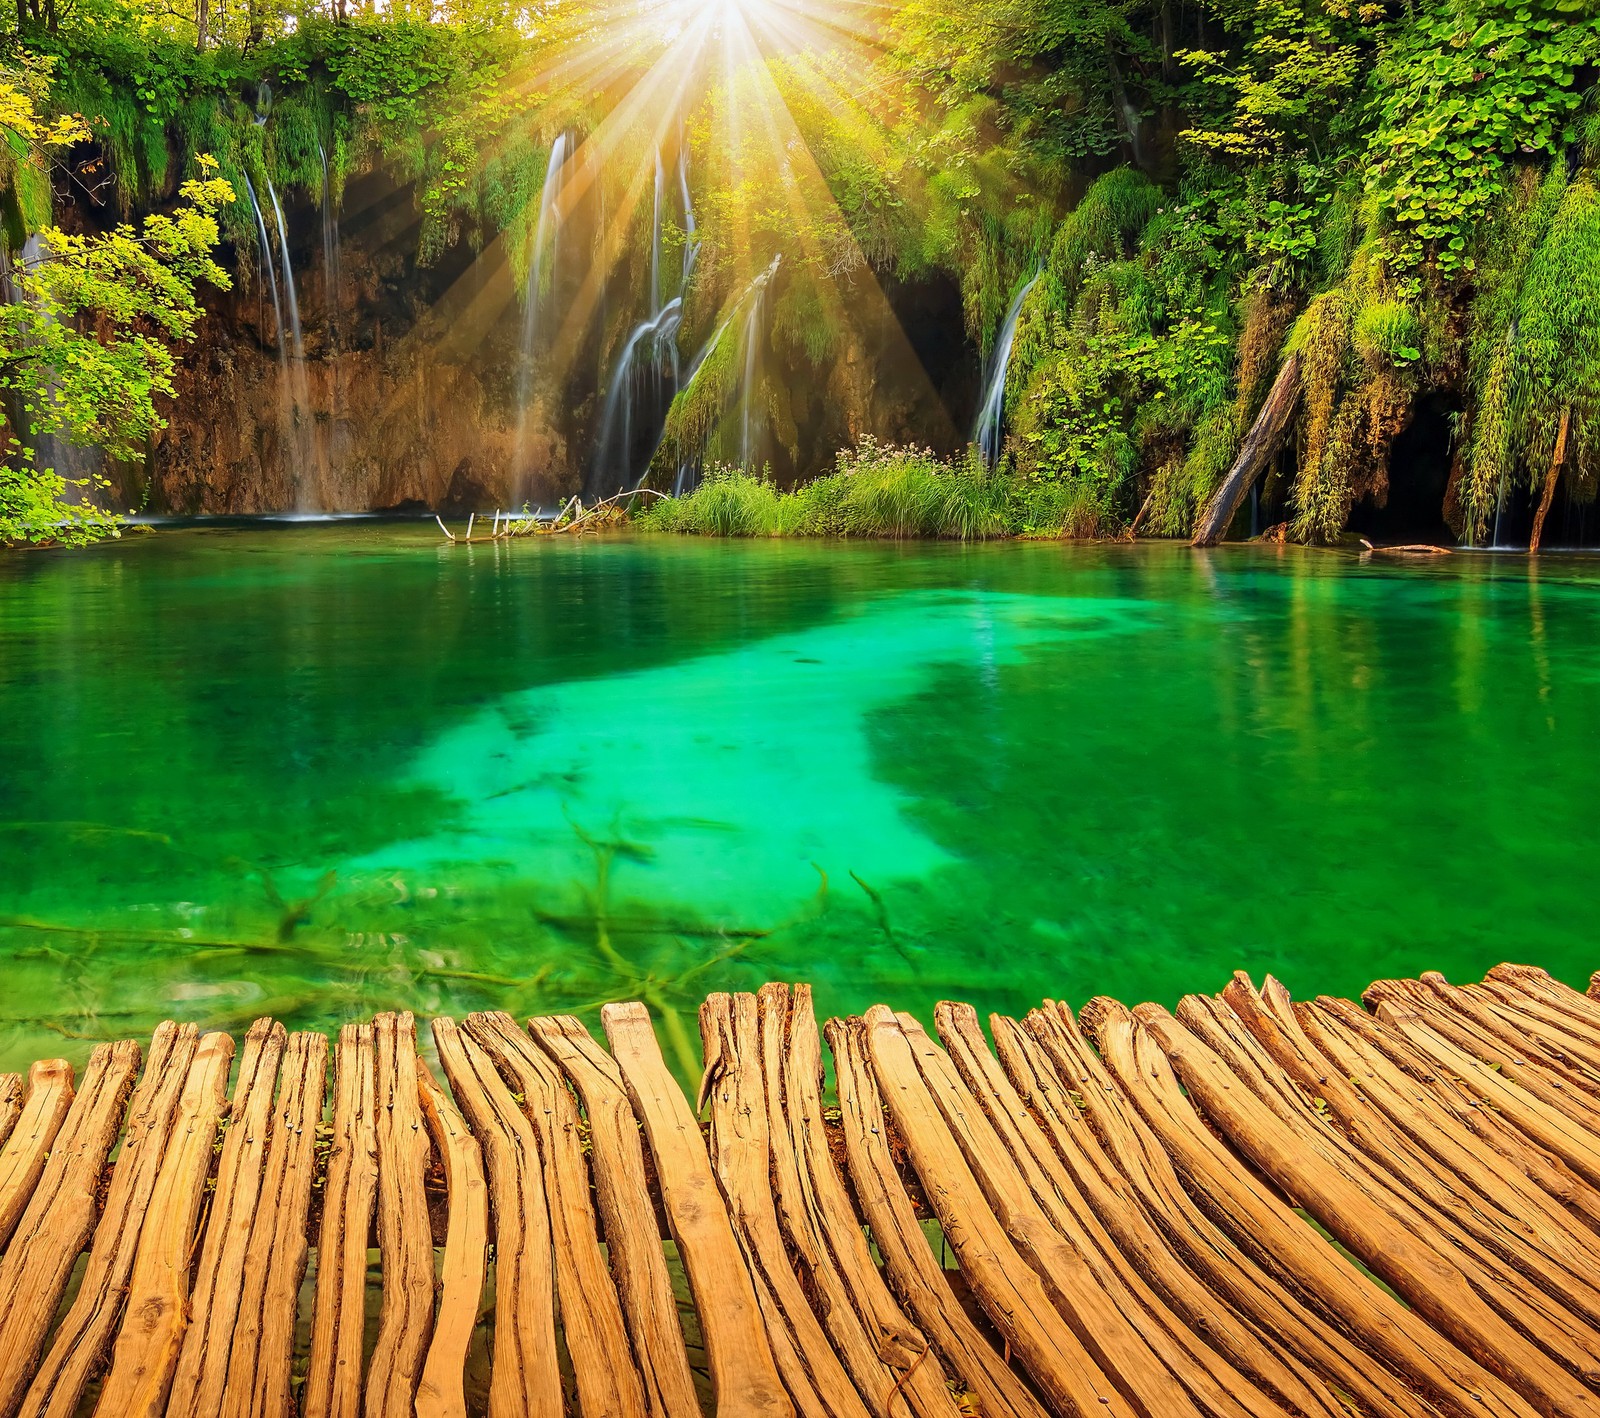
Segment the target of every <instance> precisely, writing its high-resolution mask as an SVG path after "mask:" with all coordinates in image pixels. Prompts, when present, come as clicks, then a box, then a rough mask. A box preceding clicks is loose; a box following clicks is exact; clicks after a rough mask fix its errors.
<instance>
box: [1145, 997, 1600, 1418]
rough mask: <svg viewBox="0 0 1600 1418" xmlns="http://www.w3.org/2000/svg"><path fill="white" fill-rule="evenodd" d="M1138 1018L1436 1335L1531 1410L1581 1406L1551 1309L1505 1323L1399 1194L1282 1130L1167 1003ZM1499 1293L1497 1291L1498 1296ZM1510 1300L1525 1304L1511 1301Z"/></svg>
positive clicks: (1319, 1144) (1342, 1157) (1197, 1092)
mask: <svg viewBox="0 0 1600 1418" xmlns="http://www.w3.org/2000/svg"><path fill="white" fill-rule="evenodd" d="M1134 1016H1135V1019H1136V1020H1137V1021H1138V1022H1139V1024H1140V1025H1142V1026H1143V1028H1144V1029H1145V1030H1146V1031H1148V1033H1149V1035H1150V1037H1151V1038H1152V1039H1154V1041H1155V1042H1156V1043H1157V1044H1158V1045H1160V1047H1161V1048H1162V1049H1163V1050H1164V1051H1165V1053H1166V1055H1167V1058H1168V1059H1169V1060H1170V1061H1171V1063H1172V1066H1173V1068H1174V1070H1175V1071H1176V1073H1177V1075H1178V1077H1179V1079H1180V1080H1181V1081H1182V1082H1183V1085H1184V1087H1185V1088H1186V1089H1187V1090H1188V1093H1189V1096H1190V1098H1191V1100H1193V1102H1194V1103H1195V1104H1196V1105H1197V1106H1198V1107H1199V1108H1200V1109H1201V1110H1202V1111H1203V1112H1204V1113H1205V1115H1206V1116H1207V1117H1208V1118H1210V1119H1211V1121H1212V1122H1213V1124H1214V1125H1215V1126H1216V1127H1218V1128H1219V1129H1220V1130H1221V1131H1222V1132H1223V1134H1224V1135H1225V1136H1226V1137H1227V1138H1228V1140H1229V1142H1230V1144H1231V1145H1232V1146H1233V1147H1234V1148H1236V1149H1237V1150H1238V1151H1239V1152H1240V1154H1241V1155H1242V1156H1244V1157H1245V1158H1247V1159H1248V1160H1249V1161H1250V1162H1251V1163H1252V1164H1253V1165H1255V1166H1256V1167H1259V1168H1260V1169H1261V1170H1262V1172H1263V1173H1265V1175H1267V1176H1268V1177H1270V1178H1272V1180H1273V1181H1274V1182H1275V1183H1276V1184H1277V1185H1278V1186H1280V1187H1282V1188H1283V1189H1284V1191H1285V1192H1287V1193H1288V1194H1290V1195H1292V1196H1294V1197H1296V1198H1297V1199H1298V1200H1299V1202H1300V1204H1301V1205H1302V1206H1303V1207H1304V1208H1305V1209H1306V1210H1307V1211H1308V1212H1309V1213H1310V1214H1311V1215H1313V1216H1314V1217H1316V1219H1317V1221H1318V1222H1319V1223H1320V1224H1321V1225H1322V1226H1324V1227H1326V1228H1327V1230H1328V1231H1329V1233H1330V1234H1331V1235H1333V1236H1335V1237H1336V1238H1337V1239H1338V1240H1339V1241H1340V1242H1341V1244H1343V1245H1345V1246H1346V1247H1348V1248H1349V1250H1350V1251H1351V1252H1352V1253H1353V1254H1354V1255H1356V1256H1359V1257H1360V1259H1361V1260H1362V1262H1363V1263H1364V1264H1365V1265H1367V1266H1368V1267H1369V1268H1370V1269H1371V1270H1372V1271H1373V1273H1374V1274H1376V1275H1379V1276H1381V1277H1382V1278H1383V1279H1384V1280H1385V1281H1386V1282H1387V1283H1388V1284H1389V1285H1391V1286H1392V1287H1393V1288H1394V1290H1395V1291H1396V1293H1398V1294H1399V1295H1401V1296H1402V1297H1403V1298H1404V1299H1405V1300H1406V1301H1407V1302H1408V1303H1409V1304H1410V1305H1412V1307H1413V1308H1414V1309H1416V1311H1417V1312H1418V1313H1419V1314H1421V1315H1422V1316H1423V1317H1424V1318H1426V1319H1427V1320H1428V1322H1429V1323H1430V1324H1432V1325H1433V1326H1434V1328H1435V1329H1437V1330H1438V1331H1439V1332H1440V1333H1441V1334H1443V1335H1445V1336H1446V1337H1447V1338H1449V1339H1450V1340H1451V1341H1452V1342H1453V1343H1455V1344H1457V1345H1458V1346H1459V1347H1461V1348H1462V1349H1463V1350H1465V1352H1467V1353H1469V1354H1471V1355H1472V1356H1473V1358H1475V1359H1477V1360H1478V1361H1479V1362H1480V1363H1481V1364H1483V1365H1484V1366H1485V1367H1487V1368H1490V1369H1492V1370H1493V1371H1494V1372H1496V1373H1497V1374H1499V1375H1500V1376H1501V1377H1502V1378H1503V1379H1504V1380H1505V1381H1506V1382H1507V1383H1508V1384H1509V1385H1510V1386H1511V1387H1512V1388H1514V1389H1515V1390H1516V1391H1517V1392H1518V1393H1521V1394H1522V1395H1523V1396H1524V1397H1525V1398H1527V1399H1528V1401H1529V1402H1531V1403H1533V1404H1534V1405H1535V1406H1536V1407H1538V1408H1539V1409H1541V1411H1545V1412H1548V1413H1552V1414H1562V1415H1565V1418H1577V1415H1579V1414H1581V1413H1584V1412H1586V1411H1589V1410H1590V1409H1591V1405H1592V1395H1591V1394H1590V1392H1589V1390H1588V1389H1587V1388H1586V1387H1585V1384H1584V1383H1583V1381H1582V1380H1580V1379H1579V1378H1577V1377H1575V1376H1574V1374H1573V1373H1571V1372H1569V1371H1568V1370H1567V1369H1566V1368H1564V1367H1563V1365H1562V1364H1561V1363H1560V1362H1558V1361H1557V1359H1556V1358H1554V1357H1552V1356H1553V1354H1556V1353H1562V1354H1565V1353H1567V1352H1569V1350H1570V1348H1571V1346H1570V1345H1569V1343H1568V1339H1569V1336H1568V1335H1567V1334H1566V1333H1565V1332H1564V1331H1563V1330H1561V1329H1560V1328H1559V1327H1558V1326H1557V1324H1556V1323H1555V1322H1554V1321H1553V1320H1552V1319H1551V1318H1550V1317H1549V1316H1548V1315H1541V1314H1533V1313H1526V1312H1525V1321H1526V1324H1527V1326H1528V1327H1527V1328H1519V1327H1518V1326H1517V1325H1516V1324H1514V1323H1512V1322H1509V1321H1508V1320H1507V1319H1506V1318H1505V1317H1504V1316H1503V1315H1502V1314H1501V1313H1500V1312H1499V1311H1498V1310H1497V1309H1496V1308H1495V1307H1494V1306H1493V1305H1491V1303H1490V1302H1489V1298H1488V1297H1487V1296H1485V1295H1483V1294H1481V1293H1480V1292H1479V1290H1478V1289H1477V1288H1475V1287H1474V1285H1473V1284H1472V1283H1471V1281H1470V1280H1469V1278H1468V1271H1467V1269H1466V1266H1467V1265H1469V1264H1470V1262H1467V1261H1465V1260H1464V1258H1463V1256H1462V1254H1461V1253H1459V1252H1457V1253H1456V1254H1454V1255H1452V1254H1449V1253H1448V1252H1447V1249H1446V1245H1445V1243H1443V1242H1441V1240H1440V1238H1439V1235H1438V1230H1437V1228H1436V1227H1435V1226H1433V1225H1432V1224H1431V1223H1430V1221H1429V1219H1428V1218H1427V1216H1425V1215H1424V1214H1423V1212H1422V1211H1421V1210H1420V1209H1419V1208H1418V1207H1416V1206H1414V1205H1409V1204H1407V1203H1406V1201H1405V1200H1404V1198H1402V1197H1401V1196H1400V1194H1399V1193H1397V1192H1395V1191H1392V1190H1389V1189H1387V1188H1382V1187H1379V1186H1376V1185H1374V1183H1373V1179H1372V1177H1371V1174H1370V1173H1369V1172H1367V1171H1365V1170H1363V1169H1361V1168H1359V1167H1354V1166H1353V1167H1350V1168H1346V1167H1345V1166H1344V1165H1343V1164H1344V1163H1345V1162H1347V1161H1350V1160H1351V1158H1352V1154H1351V1153H1347V1152H1340V1151H1338V1150H1336V1149H1333V1148H1330V1147H1328V1146H1327V1145H1325V1142H1324V1140H1323V1139H1322V1138H1319V1137H1318V1136H1317V1135H1316V1134H1315V1133H1314V1132H1313V1131H1311V1130H1310V1129H1307V1128H1303V1127H1302V1128H1292V1127H1289V1126H1286V1125H1285V1123H1286V1117H1287V1115H1286V1114H1285V1113H1283V1112H1279V1111H1275V1110H1274V1108H1273V1107H1271V1106H1269V1105H1268V1104H1266V1103H1265V1102H1263V1101H1262V1099H1261V1098H1260V1096H1259V1095H1257V1094H1255V1093H1253V1092H1252V1091H1251V1090H1250V1089H1248V1088H1241V1087H1238V1086H1237V1082H1238V1078H1237V1076H1236V1075H1235V1074H1234V1073H1232V1072H1230V1070H1229V1069H1228V1067H1227V1066H1226V1065H1225V1064H1224V1062H1223V1061H1222V1059H1220V1058H1219V1057H1218V1056H1217V1055H1216V1053H1214V1052H1213V1051H1212V1050H1211V1049H1210V1048H1208V1047H1207V1046H1206V1045H1205V1044H1204V1043H1202V1041H1201V1040H1200V1039H1199V1038H1198V1037H1197V1036H1196V1035H1195V1034H1194V1033H1193V1032H1192V1031H1191V1030H1189V1029H1188V1028H1186V1027H1185V1026H1184V1025H1182V1024H1180V1023H1179V1022H1178V1020H1176V1019H1175V1018H1173V1017H1172V1016H1171V1015H1169V1014H1167V1013H1166V1011H1165V1010H1161V1009H1159V1008H1158V1007H1154V1006H1150V1005H1141V1006H1140V1007H1139V1008H1138V1009H1137V1010H1135V1011H1134ZM1496 1298H1497V1299H1499V1298H1502V1297H1498V1296H1497V1297H1496ZM1507 1307H1508V1308H1511V1309H1512V1310H1514V1311H1515V1310H1519V1309H1522V1308H1523V1307H1521V1306H1519V1305H1516V1304H1515V1303H1514V1302H1513V1301H1512V1300H1510V1299H1507Z"/></svg>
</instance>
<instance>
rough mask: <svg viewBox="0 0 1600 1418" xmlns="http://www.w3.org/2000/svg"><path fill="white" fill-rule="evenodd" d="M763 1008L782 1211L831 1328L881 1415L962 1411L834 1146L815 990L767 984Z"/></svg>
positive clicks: (926, 1416)
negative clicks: (896, 1291) (857, 1204)
mask: <svg viewBox="0 0 1600 1418" xmlns="http://www.w3.org/2000/svg"><path fill="white" fill-rule="evenodd" d="M757 1011H758V1016H759V1026H760V1032H761V1069H762V1075H763V1081H764V1085H765V1089H766V1102H767V1114H768V1119H769V1123H770V1125H771V1128H772V1171H773V1176H774V1178H775V1180H776V1183H777V1199H778V1215H779V1219H780V1222H781V1224H782V1227H783V1233H784V1239H785V1240H786V1242H787V1243H788V1248H789V1252H790V1254H791V1255H792V1256H794V1257H795V1258H796V1263H797V1264H798V1265H800V1266H802V1267H803V1268H804V1275H803V1279H804V1283H805V1284H806V1285H807V1287H808V1293H815V1294H816V1296H817V1308H818V1310H819V1312H820V1314H821V1315H822V1316H823V1317H824V1318H825V1320H826V1323H827V1327H828V1334H829V1337H830V1339H831V1341H832V1343H833V1345H834V1347H835V1348H836V1349H837V1350H838V1351H839V1353H840V1355H841V1357H842V1358H843V1359H844V1361H845V1364H846V1366H847V1367H848V1368H849V1370H850V1375H851V1377H852V1378H853V1379H854V1381H855V1384H856V1388H857V1390H858V1391H859V1392H860V1393H861V1394H862V1396H863V1397H865V1399H866V1400H867V1403H868V1405H869V1406H870V1407H871V1409H872V1411H873V1412H874V1413H875V1414H877V1415H879V1418H899V1414H900V1409H901V1407H902V1406H903V1408H904V1409H905V1410H906V1411H908V1412H910V1413H911V1414H914V1415H918V1418H959V1410H958V1409H957V1407H956V1404H955V1399H954V1398H953V1396H952V1395H951V1392H950V1389H949V1387H948V1385H947V1384H946V1382H945V1375H944V1368H943V1365H942V1363H941V1360H940V1356H939V1355H937V1354H935V1353H934V1352H933V1343H932V1341H931V1340H930V1339H928V1338H927V1337H925V1336H924V1335H923V1334H922V1333H921V1332H920V1331H919V1330H918V1329H917V1328H916V1326H915V1325H914V1324H913V1323H912V1322H911V1320H910V1319H909V1318H908V1317H907V1316H906V1313H905V1311H904V1310H902V1309H901V1307H900V1305H899V1303H898V1302H897V1301H896V1300H895V1298H894V1296H893V1294H891V1292H890V1290H889V1288H888V1286H887V1285H885V1284H884V1281H883V1277H882V1275H881V1274H880V1273H879V1271H878V1268H877V1265H876V1264H875V1262H874V1261H873V1259H872V1252H871V1251H870V1250H869V1249H868V1247H867V1242H866V1237H865V1236H863V1235H862V1232H861V1223H860V1221H859V1220H857V1218H856V1215H855V1212H854V1210H853V1209H852V1207H851V1205H850V1198H849V1194H848V1193H847V1192H846V1190H845V1187H844V1182H843V1180H842V1178H841V1177H840V1176H839V1172H838V1168H837V1166H836V1164H835V1163H834V1160H833V1156H832V1154H831V1153H830V1151H829V1148H828V1138H827V1132H826V1128H825V1125H824V1122H823V1116H822V1078H823V1069H822V1042H821V1038H820V1036H819V1035H818V1033H817V1023H816V1018H815V1016H814V1015H813V1014H812V1012H811V990H810V988H809V987H808V986H805V985H800V986H796V987H795V989H794V990H793V992H792V993H791V991H790V989H789V987H788V986H785V985H766V986H764V987H763V988H762V990H761V992H760V994H759V995H758V996H757Z"/></svg>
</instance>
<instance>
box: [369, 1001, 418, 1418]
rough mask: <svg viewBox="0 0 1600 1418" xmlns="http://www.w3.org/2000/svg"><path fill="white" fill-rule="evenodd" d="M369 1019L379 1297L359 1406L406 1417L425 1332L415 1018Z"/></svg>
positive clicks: (373, 1414)
mask: <svg viewBox="0 0 1600 1418" xmlns="http://www.w3.org/2000/svg"><path fill="white" fill-rule="evenodd" d="M372 1025H373V1079H374V1082H375V1084H376V1094H375V1096H376V1099H377V1109H376V1116H377V1121H378V1128H377V1131H378V1198H377V1212H378V1250H379V1252H380V1254H381V1255H382V1258H383V1303H382V1306H381V1308H380V1310H379V1313H378V1338H377V1342H376V1344H375V1345H374V1346H373V1350H372V1358H371V1360H370V1361H369V1363H368V1365H367V1391H366V1396H365V1399H364V1400H363V1412H364V1413H365V1414H366V1418H411V1414H412V1406H413V1404H414V1403H415V1401H416V1396H417V1385H418V1384H419V1383H420V1382H421V1381H422V1361H423V1358H424V1356H425V1355H426V1354H427V1352H428V1339H429V1337H430V1336H431V1334H432V1332H433V1227H432V1224H431V1223H430V1221H429V1219H428V1198H427V1194H426V1192H425V1191H424V1190H423V1178H424V1175H425V1174H426V1172H427V1170H428V1137H427V1134H426V1133H425V1132H424V1131H423V1129H422V1105H421V1101H420V1096H419V1094H418V1091H417V1047H416V1046H417V1036H416V1022H415V1020H414V1019H413V1018H412V1016H411V1015H410V1014H409V1013H406V1014H380V1015H378V1016H377V1018H376V1019H374V1020H373V1022H372Z"/></svg>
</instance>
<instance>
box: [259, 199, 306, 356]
mask: <svg viewBox="0 0 1600 1418" xmlns="http://www.w3.org/2000/svg"><path fill="white" fill-rule="evenodd" d="M267 196H268V198H269V199H270V200H271V202H272V214H273V216H275V217H276V218H277V219H278V254H279V256H280V257H282V259H283V290H284V294H285V296H286V297H287V298H288V302H289V335H290V338H291V339H292V340H293V341H294V357H295V358H296V359H304V358H305V347H304V345H303V344H302V343H301V340H300V302H299V301H298V300H297V299H296V298H295V293H294V266H293V264H292V263H291V262H290V260H289V230H288V228H287V227H286V226H285V225H284V221H283V206H282V204H281V203H280V202H279V201H278V194H277V192H276V190H274V188H273V186H272V179H271V178H270V177H269V178H268V179H267Z"/></svg>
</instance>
